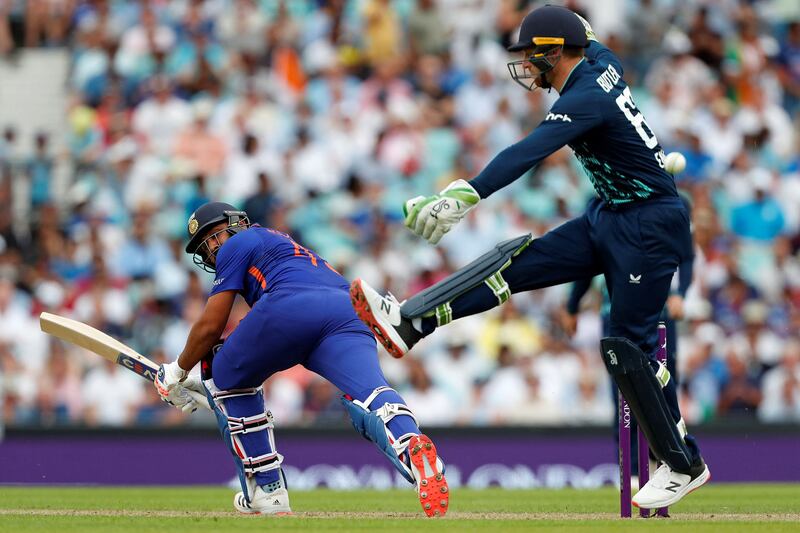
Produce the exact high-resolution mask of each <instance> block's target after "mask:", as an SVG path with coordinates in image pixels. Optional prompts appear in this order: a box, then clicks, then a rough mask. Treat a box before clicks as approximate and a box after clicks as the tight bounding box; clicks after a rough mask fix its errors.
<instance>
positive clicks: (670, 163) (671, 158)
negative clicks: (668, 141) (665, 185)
mask: <svg viewBox="0 0 800 533" xmlns="http://www.w3.org/2000/svg"><path fill="white" fill-rule="evenodd" d="M685 168H686V158H685V157H683V154H682V153H680V152H670V153H668V154H667V157H665V158H664V170H666V171H667V172H669V173H670V174H672V175H673V176H674V175H676V174H680V173H681V172H683V169H685Z"/></svg>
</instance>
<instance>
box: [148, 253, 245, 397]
mask: <svg viewBox="0 0 800 533" xmlns="http://www.w3.org/2000/svg"><path fill="white" fill-rule="evenodd" d="M251 251H252V250H251V248H250V247H249V245H248V244H247V243H242V241H241V239H239V240H236V241H235V240H234V237H231V239H230V240H229V242H227V243H225V245H224V246H222V247H221V248H220V249H219V251H218V252H217V256H216V264H215V267H216V277H215V279H214V288H213V289H212V290H211V295H210V296H209V298H208V302H206V307H205V309H204V310H203V314H202V315H201V316H200V319H199V320H197V322H195V324H194V325H193V326H192V329H191V331H190V332H189V338H188V339H187V340H186V346H185V347H184V348H183V351H182V352H181V355H180V356H179V357H178V360H177V361H174V362H172V363H167V364H164V365H161V366H160V367H159V369H158V375H157V376H156V379H155V383H154V384H155V387H156V390H157V391H158V394H159V395H160V396H161V398H163V399H164V400H165V401H167V402H169V403H173V404H176V402H180V401H181V400H180V399H177V398H176V397H175V396H176V395H175V394H174V393H172V391H173V390H174V389H177V390H178V391H180V387H179V386H186V382H187V379H186V378H187V376H188V374H189V370H191V369H192V368H194V366H195V365H196V364H197V363H198V362H199V361H200V359H202V358H203V357H204V356H205V355H206V354H207V353H208V352H210V351H211V348H212V347H213V346H214V344H216V343H217V342H218V341H219V338H220V336H221V335H222V332H223V330H224V329H225V324H227V323H228V317H229V315H230V313H231V309H232V308H233V301H234V299H235V298H236V293H237V292H238V291H240V290H241V289H242V288H243V287H244V276H245V272H246V271H247V265H248V261H249V257H250V253H251ZM190 379H192V378H190Z"/></svg>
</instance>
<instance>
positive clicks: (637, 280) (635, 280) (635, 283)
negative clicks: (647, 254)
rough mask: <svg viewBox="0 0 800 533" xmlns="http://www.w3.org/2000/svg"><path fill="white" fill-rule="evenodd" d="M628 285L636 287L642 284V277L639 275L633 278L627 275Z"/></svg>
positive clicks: (631, 275)
mask: <svg viewBox="0 0 800 533" xmlns="http://www.w3.org/2000/svg"><path fill="white" fill-rule="evenodd" d="M628 278H629V279H628V283H633V284H634V285H638V284H639V283H641V282H642V275H641V274H639V275H638V276H634V275H633V274H628Z"/></svg>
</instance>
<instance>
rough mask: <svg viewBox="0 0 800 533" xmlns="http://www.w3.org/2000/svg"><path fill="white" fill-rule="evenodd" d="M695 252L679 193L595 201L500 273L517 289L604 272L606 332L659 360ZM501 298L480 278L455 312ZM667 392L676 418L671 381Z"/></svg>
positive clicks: (470, 311)
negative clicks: (675, 283)
mask: <svg viewBox="0 0 800 533" xmlns="http://www.w3.org/2000/svg"><path fill="white" fill-rule="evenodd" d="M691 254H692V238H691V233H690V230H689V213H688V212H687V210H686V208H685V206H684V204H683V202H682V201H681V200H680V198H678V197H677V196H676V197H670V198H657V199H652V200H648V201H642V202H637V203H634V204H631V205H627V206H622V207H618V208H613V209H612V208H611V207H609V206H608V205H606V204H605V203H604V202H603V201H601V200H600V199H595V200H593V201H592V202H591V203H590V204H589V206H588V208H587V210H586V212H585V213H584V214H583V215H582V216H580V217H578V218H575V219H573V220H570V221H569V222H566V223H564V224H562V225H561V226H559V227H557V228H555V229H553V230H551V231H549V232H548V233H546V234H545V235H543V236H542V237H540V238H538V239H534V240H533V241H532V242H531V243H530V245H528V246H527V247H526V248H525V249H523V250H522V251H521V252H520V253H519V254H518V255H517V256H515V257H514V258H513V259H512V261H511V264H510V265H509V266H508V267H507V268H505V269H504V270H503V271H502V272H501V275H502V278H503V280H504V282H505V283H506V284H507V285H508V287H509V289H510V291H511V293H517V292H523V291H530V290H535V289H541V288H544V287H550V286H553V285H559V284H562V283H567V282H571V281H577V280H580V279H585V278H590V277H593V276H595V275H598V274H603V275H604V277H605V280H606V286H607V287H608V292H609V297H610V301H611V306H610V313H609V317H608V324H609V328H608V333H609V334H610V336H613V337H625V338H627V339H629V340H630V341H631V342H633V343H634V344H636V345H638V346H639V348H641V350H642V351H643V352H644V353H645V354H646V355H647V356H649V357H650V358H651V360H653V361H655V359H656V352H657V340H658V339H657V337H658V331H657V326H658V322H659V319H660V317H661V312H662V310H663V308H664V304H665V303H666V300H667V296H668V294H669V288H670V284H671V282H672V277H673V274H674V273H675V271H676V269H677V268H678V265H679V264H680V263H681V262H682V261H683V260H685V259H687V258H688V257H690V256H691ZM493 283H494V284H495V285H497V284H498V282H497V280H493ZM501 284H502V283H501ZM502 301H504V299H502V298H500V297H499V296H498V295H496V293H495V291H494V290H493V289H492V287H491V286H490V285H489V284H488V283H481V284H479V285H477V286H475V287H474V288H472V289H471V290H469V291H467V292H465V293H463V294H461V295H460V296H458V297H456V298H454V299H453V300H452V301H451V302H450V309H452V315H451V316H452V319H458V318H461V317H465V316H469V315H474V314H476V313H481V312H483V311H486V310H488V309H491V308H493V307H495V306H497V305H498V304H499V303H502ZM436 324H437V318H436V317H427V318H425V319H423V321H422V329H423V333H424V334H426V335H427V334H429V333H430V332H432V331H433V330H434V329H435V328H436ZM664 395H665V398H666V399H667V402H668V404H669V408H670V411H671V414H672V417H673V418H674V419H675V422H676V423H677V422H678V421H679V420H680V419H681V416H680V409H679V406H678V399H677V393H676V387H675V381H674V380H670V382H669V383H668V384H667V386H666V387H665V388H664ZM686 442H687V445H688V446H689V448H690V451H691V452H692V455H693V459H697V458H699V451H698V448H697V445H696V442H695V440H694V439H693V438H692V437H691V436H687V437H686Z"/></svg>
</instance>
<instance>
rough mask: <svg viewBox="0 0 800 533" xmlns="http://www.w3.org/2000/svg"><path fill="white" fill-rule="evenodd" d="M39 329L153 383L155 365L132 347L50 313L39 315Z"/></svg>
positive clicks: (81, 324) (90, 327)
mask: <svg viewBox="0 0 800 533" xmlns="http://www.w3.org/2000/svg"><path fill="white" fill-rule="evenodd" d="M39 326H40V327H41V328H42V331H44V332H45V333H49V334H50V335H53V336H54V337H58V338H59V339H61V340H64V341H67V342H69V343H72V344H75V345H76V346H80V347H81V348H86V349H87V350H89V351H90V352H94V353H96V354H97V355H101V356H103V357H105V358H106V359H108V360H109V361H113V362H115V363H117V364H119V365H122V366H124V367H125V368H127V369H128V370H131V371H133V372H136V373H137V374H139V375H140V376H142V377H144V378H147V379H150V380H153V379H155V377H156V373H157V372H158V365H157V364H155V363H154V362H153V361H151V360H150V359H148V358H147V357H145V356H143V355H142V354H140V353H138V352H136V351H135V350H134V349H133V348H131V347H129V346H126V345H125V344H123V343H121V342H120V341H118V340H117V339H115V338H114V337H112V336H110V335H106V334H105V333H103V332H102V331H100V330H98V329H96V328H93V327H92V326H90V325H88V324H84V323H83V322H78V321H77V320H72V319H71V318H67V317H63V316H59V315H54V314H51V313H42V314H41V315H39Z"/></svg>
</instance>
